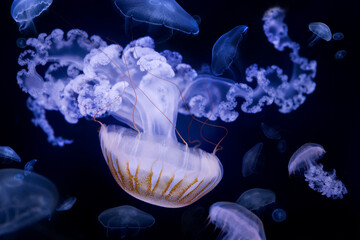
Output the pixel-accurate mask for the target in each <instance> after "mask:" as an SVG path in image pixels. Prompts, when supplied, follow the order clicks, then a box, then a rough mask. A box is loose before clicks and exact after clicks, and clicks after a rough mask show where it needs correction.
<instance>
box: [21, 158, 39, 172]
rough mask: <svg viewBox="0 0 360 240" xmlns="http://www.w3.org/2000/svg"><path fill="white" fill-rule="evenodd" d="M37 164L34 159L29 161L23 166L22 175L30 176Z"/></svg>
mask: <svg viewBox="0 0 360 240" xmlns="http://www.w3.org/2000/svg"><path fill="white" fill-rule="evenodd" d="M36 162H37V160H36V159H33V160H31V161H28V162H27V163H26V164H25V166H24V175H25V176H27V175H29V174H31V173H32V172H33V171H34V165H35V163H36Z"/></svg>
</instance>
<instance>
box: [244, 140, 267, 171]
mask: <svg viewBox="0 0 360 240" xmlns="http://www.w3.org/2000/svg"><path fill="white" fill-rule="evenodd" d="M263 145H264V144H263V143H262V142H260V143H257V144H256V145H255V146H253V147H252V148H250V150H249V151H247V152H246V153H245V154H244V157H243V159H242V169H241V172H242V175H243V177H248V176H250V175H251V174H253V173H255V172H257V170H258V169H257V168H258V167H259V165H260V164H261V163H260V162H259V161H258V160H259V157H260V153H261V149H262V147H263Z"/></svg>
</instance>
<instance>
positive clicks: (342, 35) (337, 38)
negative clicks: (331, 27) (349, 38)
mask: <svg viewBox="0 0 360 240" xmlns="http://www.w3.org/2000/svg"><path fill="white" fill-rule="evenodd" d="M332 38H333V39H334V40H341V39H343V38H344V34H343V33H341V32H336V33H334V34H333V36H332Z"/></svg>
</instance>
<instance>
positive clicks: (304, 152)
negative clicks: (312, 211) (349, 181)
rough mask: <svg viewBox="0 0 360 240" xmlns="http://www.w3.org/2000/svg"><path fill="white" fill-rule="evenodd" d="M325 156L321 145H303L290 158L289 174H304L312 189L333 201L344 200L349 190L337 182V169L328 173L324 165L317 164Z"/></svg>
mask: <svg viewBox="0 0 360 240" xmlns="http://www.w3.org/2000/svg"><path fill="white" fill-rule="evenodd" d="M324 154H325V149H324V148H323V147H322V146H321V145H320V144H316V143H306V144H304V145H302V146H301V147H300V148H299V149H298V150H296V152H295V153H294V154H293V155H292V156H291V158H290V161H289V165H288V170H289V174H290V175H291V174H295V173H296V172H298V173H303V174H304V177H305V181H307V182H308V183H309V187H310V188H311V189H313V190H315V191H318V192H320V193H321V194H322V195H325V196H326V197H332V198H333V199H337V198H343V195H344V194H346V193H347V189H346V187H345V185H344V184H343V183H342V182H341V181H340V180H337V178H336V171H335V169H334V170H333V171H332V172H327V171H325V170H323V165H322V164H318V163H317V162H318V161H319V160H320V159H321V158H322V157H323V156H324Z"/></svg>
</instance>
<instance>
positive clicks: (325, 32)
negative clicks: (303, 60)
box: [309, 22, 332, 47]
mask: <svg viewBox="0 0 360 240" xmlns="http://www.w3.org/2000/svg"><path fill="white" fill-rule="evenodd" d="M309 30H310V31H311V32H313V35H314V39H313V40H312V41H311V42H310V43H309V47H312V46H314V44H315V43H316V42H317V41H319V40H320V39H324V40H325V41H330V40H331V38H332V35H331V30H330V28H329V27H328V26H327V25H326V24H325V23H322V22H312V23H310V24H309Z"/></svg>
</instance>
